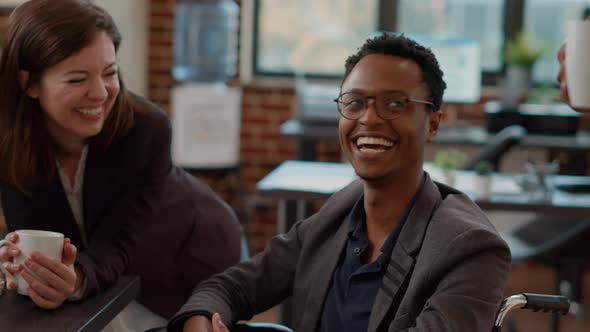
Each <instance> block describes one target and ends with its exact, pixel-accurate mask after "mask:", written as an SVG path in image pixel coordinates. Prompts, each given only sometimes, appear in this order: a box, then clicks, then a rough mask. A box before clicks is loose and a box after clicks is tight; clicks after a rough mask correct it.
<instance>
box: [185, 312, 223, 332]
mask: <svg viewBox="0 0 590 332" xmlns="http://www.w3.org/2000/svg"><path fill="white" fill-rule="evenodd" d="M211 320H212V321H209V318H207V317H205V316H194V317H191V318H189V319H188V320H187V321H186V322H185V323H184V328H183V331H184V332H229V330H228V329H227V327H226V326H225V325H224V324H223V322H222V321H221V316H220V315H219V313H215V314H213V317H212V318H211Z"/></svg>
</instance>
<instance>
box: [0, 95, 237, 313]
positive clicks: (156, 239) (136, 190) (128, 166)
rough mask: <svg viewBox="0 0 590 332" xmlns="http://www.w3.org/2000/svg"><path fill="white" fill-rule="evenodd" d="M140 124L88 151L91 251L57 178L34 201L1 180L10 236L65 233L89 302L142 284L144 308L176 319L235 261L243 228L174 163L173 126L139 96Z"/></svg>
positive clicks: (85, 202) (35, 194) (85, 197)
mask: <svg viewBox="0 0 590 332" xmlns="http://www.w3.org/2000/svg"><path fill="white" fill-rule="evenodd" d="M132 104H133V105H135V109H136V112H134V116H135V124H134V127H133V128H132V129H131V130H130V132H129V133H128V134H127V135H126V136H125V137H123V138H122V139H120V140H119V141H117V142H116V143H113V144H111V145H110V146H108V148H106V149H105V148H102V147H99V146H97V145H95V144H90V146H89V150H88V155H87V163H86V171H85V174H84V183H83V214H84V225H85V233H86V238H87V243H86V245H85V244H84V243H83V242H82V237H81V234H80V231H79V228H78V226H77V225H76V221H75V220H74V217H73V215H72V212H71V209H70V206H69V204H68V201H67V198H66V196H65V193H64V190H63V187H62V185H61V182H60V179H59V177H58V176H57V174H56V175H55V176H54V177H53V181H52V182H51V184H50V185H49V186H48V187H46V188H43V189H40V190H37V191H36V192H33V193H32V194H31V195H29V196H27V195H25V194H23V193H22V192H20V191H18V190H16V189H15V188H14V187H12V186H9V185H7V184H6V183H2V182H0V193H1V195H0V196H1V199H2V207H3V209H4V214H5V217H6V222H7V225H8V229H9V230H10V231H13V230H16V229H26V228H32V229H45V230H53V231H57V232H61V233H64V234H65V235H66V236H67V237H69V238H71V240H72V243H73V244H74V245H75V246H76V247H77V248H78V257H77V263H76V264H79V266H80V267H81V268H82V270H83V271H84V274H85V275H86V278H87V288H86V292H85V295H86V296H88V295H91V294H93V293H97V292H100V291H103V290H105V289H106V288H107V287H109V286H111V285H113V284H114V283H115V282H116V281H117V278H119V276H121V275H122V274H137V275H139V276H140V277H141V283H142V291H141V295H140V297H139V298H138V300H139V302H140V303H142V304H144V305H145V306H147V307H148V308H150V309H151V310H152V311H154V312H156V313H158V314H160V315H161V316H163V317H165V318H169V317H170V316H171V315H172V314H173V313H174V312H175V311H176V310H177V309H178V308H179V307H180V306H181V305H182V304H183V303H184V302H185V301H186V299H187V298H188V296H189V295H190V294H191V292H192V290H193V288H194V287H195V286H196V284H197V283H198V282H200V281H202V280H204V279H206V278H208V277H209V276H211V275H212V274H214V273H217V272H221V271H223V270H224V269H225V268H227V267H229V266H231V265H233V264H235V263H237V262H238V261H239V255H240V246H239V244H240V226H239V223H238V221H237V219H236V217H235V214H234V213H233V211H232V210H231V208H230V207H229V206H228V205H227V204H225V203H224V202H223V201H222V200H221V199H219V198H218V197H217V195H215V194H214V193H213V191H212V190H211V189H210V188H209V187H207V186H206V185H204V184H203V183H201V182H200V181H198V180H197V179H195V178H194V177H193V176H191V175H189V174H187V173H186V172H184V171H183V170H182V169H180V168H178V167H176V166H174V165H173V163H172V161H171V155H170V146H171V126H170V121H169V120H168V118H167V116H166V115H165V114H164V113H163V112H162V111H161V110H160V109H159V108H158V107H156V106H155V105H153V104H151V103H149V102H148V101H146V100H144V99H142V98H139V97H132Z"/></svg>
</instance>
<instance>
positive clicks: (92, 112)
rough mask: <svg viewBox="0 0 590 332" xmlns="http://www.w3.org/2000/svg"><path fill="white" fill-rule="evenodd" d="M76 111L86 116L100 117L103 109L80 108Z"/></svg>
mask: <svg viewBox="0 0 590 332" xmlns="http://www.w3.org/2000/svg"><path fill="white" fill-rule="evenodd" d="M76 111H78V112H80V113H82V114H84V115H94V116H96V115H99V114H100V112H102V108H101V107H97V108H78V109H76Z"/></svg>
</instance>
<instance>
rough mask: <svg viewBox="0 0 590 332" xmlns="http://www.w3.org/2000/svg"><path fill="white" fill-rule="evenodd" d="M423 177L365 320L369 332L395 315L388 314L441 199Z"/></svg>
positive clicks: (392, 308) (395, 303) (407, 276)
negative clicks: (369, 313)
mask: <svg viewBox="0 0 590 332" xmlns="http://www.w3.org/2000/svg"><path fill="white" fill-rule="evenodd" d="M424 176H425V177H426V178H425V179H424V186H423V188H422V190H421V191H420V193H419V194H418V195H419V196H418V197H417V199H416V202H415V203H414V206H413V208H412V211H410V214H409V215H408V220H407V221H406V224H405V225H404V227H403V229H402V231H401V233H400V236H399V238H398V240H397V243H396V245H395V247H394V249H393V252H392V253H391V257H390V259H389V265H388V266H387V271H386V272H385V276H384V277H383V283H382V285H381V288H380V289H379V292H378V293H377V297H376V298H375V302H374V303H373V308H372V311H371V317H370V318H369V327H368V331H369V332H375V331H377V330H378V329H379V327H380V326H381V325H382V324H383V323H384V319H385V318H386V317H388V315H389V316H390V318H391V319H393V317H394V316H395V313H393V315H391V314H390V311H391V310H397V308H396V306H397V304H398V302H399V301H400V300H401V297H402V296H403V294H402V292H400V289H401V288H402V285H404V284H405V283H406V282H407V281H408V280H409V279H410V277H411V275H412V270H413V268H414V264H415V260H416V255H417V253H418V252H419V251H420V248H421V247H422V241H423V239H424V235H425V233H426V229H427V227H428V224H429V222H430V219H431V217H432V215H433V213H434V211H435V210H436V208H437V206H438V205H439V204H440V201H441V196H440V193H439V191H438V187H437V186H436V184H434V182H432V180H431V179H430V177H429V176H428V174H427V173H424Z"/></svg>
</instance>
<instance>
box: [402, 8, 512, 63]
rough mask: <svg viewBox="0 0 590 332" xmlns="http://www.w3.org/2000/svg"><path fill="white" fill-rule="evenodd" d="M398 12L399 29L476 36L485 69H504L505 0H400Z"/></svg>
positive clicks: (412, 31) (425, 33)
mask: <svg viewBox="0 0 590 332" xmlns="http://www.w3.org/2000/svg"><path fill="white" fill-rule="evenodd" d="M398 12H399V15H398V20H397V29H396V30H397V31H403V32H406V33H417V34H424V35H435V36H436V35H439V36H444V37H470V38H473V39H475V40H477V41H479V44H480V50H481V52H480V56H481V58H480V63H481V67H482V69H483V71H498V70H500V69H501V66H502V63H501V61H500V55H501V52H502V44H503V42H504V38H503V33H502V24H501V23H502V15H503V12H504V0H447V1H436V0H400V1H398Z"/></svg>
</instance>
